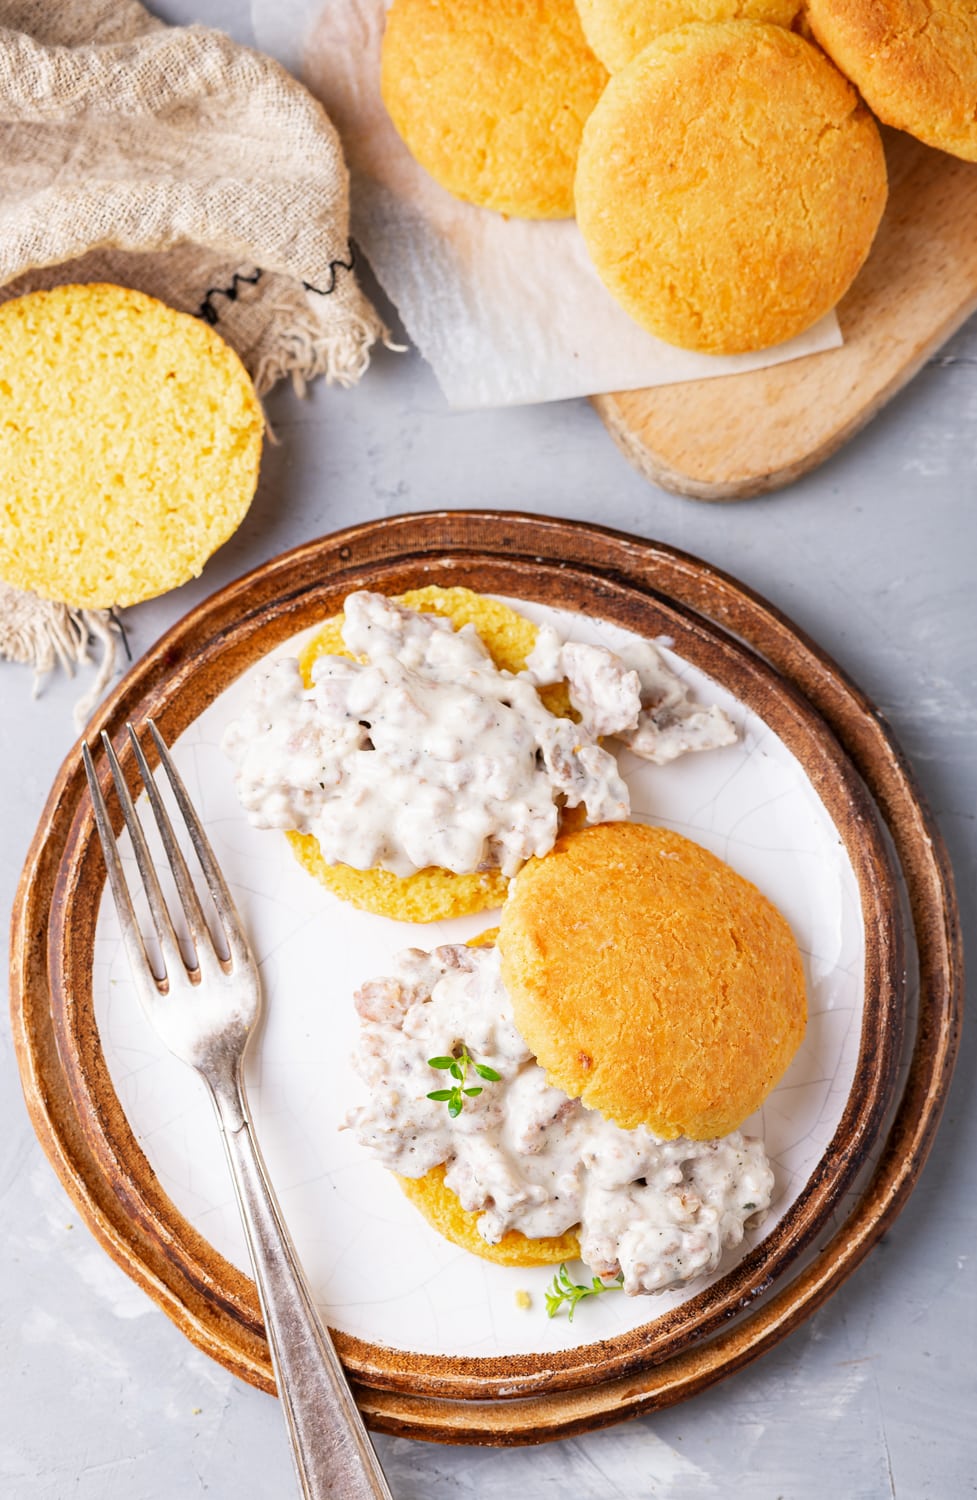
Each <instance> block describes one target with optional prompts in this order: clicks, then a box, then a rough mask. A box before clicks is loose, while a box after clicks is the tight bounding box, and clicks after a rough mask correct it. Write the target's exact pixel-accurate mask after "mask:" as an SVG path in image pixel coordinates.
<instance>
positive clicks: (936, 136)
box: [807, 0, 977, 161]
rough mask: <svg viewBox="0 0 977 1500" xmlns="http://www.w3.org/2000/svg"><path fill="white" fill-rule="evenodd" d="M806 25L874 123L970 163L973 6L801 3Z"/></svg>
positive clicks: (865, 0)
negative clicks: (877, 121) (875, 117)
mask: <svg viewBox="0 0 977 1500" xmlns="http://www.w3.org/2000/svg"><path fill="white" fill-rule="evenodd" d="M807 19H808V22H809V24H810V27H811V30H812V31H813V32H814V35H815V36H816V37H817V39H818V41H819V42H820V43H821V46H822V47H823V48H824V50H825V51H826V52H827V53H828V55H829V57H832V58H833V59H834V61H835V62H836V63H837V64H838V67H839V68H840V69H841V71H842V72H843V73H844V74H845V75H846V77H848V78H850V79H851V81H852V83H854V84H856V85H857V87H858V90H859V92H860V93H861V95H862V98H863V99H864V100H865V102H866V104H868V106H869V108H870V109H872V110H873V111H874V112H875V114H877V115H878V117H879V119H880V120H883V121H884V122H885V123H886V124H887V125H894V126H896V128H897V129H899V130H905V131H908V133H909V134H910V135H914V136H916V137H917V139H918V140H921V141H925V142H926V143H927V145H929V146H936V147H937V148H938V149H939V150H941V151H950V152H952V154H953V155H954V156H962V157H964V158H965V159H966V160H967V161H977V8H975V7H974V5H973V0H944V3H942V4H940V5H931V4H929V3H928V0H808V6H807Z"/></svg>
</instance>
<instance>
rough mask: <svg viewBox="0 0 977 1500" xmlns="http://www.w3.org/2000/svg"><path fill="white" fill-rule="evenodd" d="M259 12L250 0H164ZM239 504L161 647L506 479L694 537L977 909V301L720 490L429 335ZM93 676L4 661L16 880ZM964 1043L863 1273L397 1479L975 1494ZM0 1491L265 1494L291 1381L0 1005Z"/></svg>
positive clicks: (976, 1186)
mask: <svg viewBox="0 0 977 1500" xmlns="http://www.w3.org/2000/svg"><path fill="white" fill-rule="evenodd" d="M158 8H159V10H160V12H161V13H162V14H165V16H166V17H167V18H168V19H171V20H188V19H193V18H199V19H203V20H205V21H208V22H211V23H213V24H219V25H223V26H225V27H227V29H229V30H231V31H232V32H234V34H236V35H237V36H239V37H240V38H241V39H242V40H246V39H248V37H249V35H250V26H249V21H248V14H247V7H246V4H245V3H244V0H237V3H235V0H196V3H194V0H166V3H165V4H161V5H160V6H159V7H158ZM269 414H270V417H271V420H272V422H273V423H274V426H275V429H276V432H277V434H278V436H279V438H280V446H278V447H275V448H270V449H269V450H268V453H267V459H266V462H265V466H264V470H263V475H262V482H261V488H260V492H259V495H258V498H257V501H256V503H255V505H254V507H253V509H252V511H251V513H250V515H249V516H248V518H247V520H246V522H245V524H244V525H243V526H242V528H241V530H240V531H239V532H238V534H237V535H236V536H235V538H234V539H233V540H232V541H231V542H230V543H229V544H228V545H227V546H226V547H225V548H224V549H223V551H222V552H221V553H220V554H219V555H218V556H217V557H216V558H215V559H214V560H213V562H212V563H211V564H210V565H209V566H208V568H207V570H206V573H205V575H204V577H203V578H202V579H201V580H199V581H198V582H197V583H195V584H192V585H189V586H187V587H186V588H184V589H182V590H180V591H178V592H177V593H175V594H172V595H170V596H168V597H167V598H165V599H163V600H160V601H157V602H155V603H152V604H148V605H144V606H142V607H141V608H139V609H134V610H132V611H130V612H129V625H130V630H131V639H132V644H133V649H134V650H135V651H136V652H137V653H139V652H142V651H144V650H145V649H147V648H148V647H149V646H150V645H151V644H152V642H153V641H154V640H155V639H156V637H157V636H158V635H159V634H160V632H161V631H162V630H164V629H165V628H166V627H167V626H168V625H169V624H170V623H171V622H172V621H173V620H175V619H176V618H178V617H179V616H180V615H181V614H182V613H184V611H185V610H186V609H187V608H188V607H189V606H190V605H191V604H193V603H195V602H196V601H197V600H199V599H201V598H203V597H204V596H205V595H206V594H208V593H209V592H210V591H211V590H213V589H215V588H217V587H219V586H220V585H222V584H224V583H225V582H227V581H228V580H230V579H231V578H233V577H234V576H236V575H237V574H238V573H240V572H241V571H243V570H244V569H246V568H249V567H252V566H253V565H255V564H257V563H259V562H261V561H262V560H263V559H265V558H267V557H270V556H271V555H273V554H274V553H276V552H279V551H281V550H282V549H283V548H286V547H289V546H292V545H294V544H295V543H298V542H300V541H303V540H305V539H307V538H309V537H312V536H315V535H317V534H320V533H323V532H326V531H329V530H332V529H334V528H335V527H338V526H342V525H345V524H347V523H349V522H352V521H354V520H361V519H365V518H372V517H378V516H384V515H390V514H393V513H395V512H398V511H404V510H422V509H427V508H430V507H439V506H471V505H481V504H486V505H494V506H501V507H506V508H518V509H526V510H534V511H538V512H542V513H545V514H551V515H560V516H569V517H577V518H580V519H586V520H598V521H603V522H606V523H607V524H610V525H614V526H617V527H622V528H624V529H627V530H630V531H634V532H636V533H639V534H641V535H644V536H649V537H655V538H659V539H661V540H663V541H666V542H669V543H673V544H675V545H677V546H679V547H683V548H686V549H687V550H689V551H691V552H694V553H697V554H698V555H700V556H701V557H704V558H706V559H708V560H710V561H712V562H715V563H717V564H718V565H720V566H721V567H723V568H725V569H727V570H729V571H730V572H732V573H734V574H735V575H737V576H738V577H739V578H741V579H743V580H744V581H745V582H747V583H748V584H750V585H752V586H753V587H754V588H756V589H758V590H760V591H761V592H762V593H764V594H766V595H767V596H768V597H769V598H770V599H772V600H773V601H774V602H775V603H776V604H778V605H779V606H780V607H781V608H783V609H784V610H786V611H787V612H788V613H789V614H790V615H792V616H793V618H794V619H795V620H796V621H797V622H798V623H799V624H800V625H801V626H802V627H803V628H804V629H806V630H807V631H808V632H809V633H810V634H811V635H812V636H814V637H815V638H816V639H817V640H818V641H819V642H820V643H821V644H822V645H823V646H824V647H825V648H826V649H827V650H828V651H829V652H831V653H832V654H833V655H834V656H835V657H836V658H837V659H838V660H839V661H840V662H841V663H842V664H843V665H844V666H845V667H846V668H847V669H848V670H849V672H850V673H851V674H852V675H853V676H854V677H855V679H856V680H857V681H858V682H859V683H860V684H861V686H862V687H863V688H864V689H865V690H866V691H867V692H868V693H869V694H870V695H871V697H873V698H874V699H875V701H876V702H877V703H878V704H879V705H880V706H881V708H882V709H883V711H884V712H885V714H886V715H887V716H888V718H889V719H890V721H891V722H892V724H893V725H894V728H895V730H896V733H897V734H898V736H899V738H900V740H901V742H902V745H903V747H904V748H905V750H906V752H907V753H908V755H909V756H910V757H911V759H912V761H913V763H914V765H915V768H916V771H917V773H918V775H919V778H920V781H921V783H922V786H923V788H924V791H925V793H926V795H927V797H928V798H929V800H930V802H931V804H932V807H933V809H934V811H935V813H936V815H937V817H938V820H939V823H940V826H941V828H942V830H943V833H944V835H945V837H946V839H947V841H948V843H949V846H950V850H951V853H952V857H953V859H954V862H955V868H956V873H957V880H958V883H959V895H960V900H961V906H962V910H963V917H964V924H965V931H966V933H967V935H968V937H969V938H970V940H971V946H972V940H973V937H974V935H975V928H977V913H975V900H974V887H975V874H977V870H975V865H977V859H975V854H977V596H975V583H974V578H975V570H977V324H973V323H972V324H971V325H970V326H969V327H968V328H967V329H965V330H963V331H962V332H961V333H960V334H958V335H957V337H956V338H955V339H954V340H953V341H952V343H951V344H950V345H948V346H947V347H946V349H945V350H944V351H943V353H942V354H941V355H940V356H939V358H937V359H935V360H933V361H931V363H930V364H929V365H928V366H927V367H926V369H924V370H923V371H922V372H921V374H920V375H919V376H918V377H917V378H916V380H915V381H914V382H913V384H912V385H911V386H910V387H909V389H908V390H906V391H905V392H904V393H903V394H902V395H901V396H899V397H898V398H897V399H896V400H895V401H894V402H893V403H892V404H891V405H890V406H889V408H888V409H887V410H886V411H885V412H884V413H883V414H882V415H881V416H880V417H879V418H878V419H877V420H876V421H875V422H874V424H873V425H872V426H871V427H870V428H868V429H867V430H866V431H865V432H864V433H862V434H861V435H860V436H859V437H857V438H856V439H855V440H854V441H853V442H852V443H850V444H849V445H848V447H847V448H845V450H844V451H843V452H842V453H840V454H839V455H838V456H837V457H836V458H834V459H833V460H832V461H831V462H829V463H828V464H826V465H825V466H824V467H823V468H821V469H820V470H819V471H818V472H817V473H815V474H813V475H811V476H809V477H807V478H805V479H803V480H802V481H800V482H799V483H797V484H795V485H794V486H793V487H792V488H790V489H789V490H787V491H785V492H783V493H781V494H779V495H776V496H771V497H768V498H765V499H762V500H756V501H748V502H743V503H740V504H737V505H732V506H726V507H715V506H712V507H710V506H705V505H701V504H697V503H695V502H693V501H688V500H682V499H679V498H677V497H675V496H672V495H668V494H665V493H663V492H660V491H658V490H656V489H654V488H653V487H651V486H649V485H648V484H647V483H646V482H645V481H643V480H642V479H640V478H639V477H638V476H637V475H636V474H635V473H634V472H633V471H632V470H631V469H630V468H629V466H628V465H627V463H626V462H625V461H624V459H623V458H622V457H621V456H620V454H619V453H618V452H617V450H616V449H615V448H614V446H613V445H612V444H611V442H610V440H609V439H608V438H607V436H606V434H605V433H604V431H603V428H602V427H601V425H600V423H599V421H598V420H597V418H596V416H595V415H594V414H593V412H592V411H591V410H590V408H589V407H588V406H587V405H586V404H584V403H576V402H574V403H565V404H560V405H555V406H551V407H544V408H534V409H526V410H516V411H507V412H500V413H482V414H473V415H452V414H450V413H449V412H448V411H447V410H446V409H445V406H444V404H443V402H442V400H441V397H440V395H439V393H438V391H437V388H436V386H435V384H434V382H433V380H432V378H431V376H430V373H429V372H428V370H427V369H426V368H425V366H424V365H423V363H422V362H421V361H420V359H419V358H417V357H416V356H415V355H413V354H408V355H401V356H397V355H393V354H389V353H386V352H381V353H380V354H379V355H378V356H377V358H376V361H375V365H374V368H373V369H372V370H371V371H370V373H369V376H368V378H367V379H366V380H365V381H364V382H363V384H362V386H361V387H360V388H359V389H357V390H354V391H350V392H343V391H335V390H326V389H324V388H322V389H317V390H315V391H314V392H313V394H312V396H311V399H310V400H308V401H307V402H299V401H298V400H297V399H296V398H295V397H294V396H293V395H292V394H291V392H289V391H285V390H280V391H278V392H276V393H275V394H274V395H273V396H272V398H271V400H270V401H269ZM75 693H76V688H75V686H73V685H72V684H70V683H68V682H66V681H64V680H52V681H51V682H50V683H49V685H48V687H47V688H46V690H45V693H44V696H43V697H42V698H41V699H40V701H39V702H37V703H36V704H33V705H32V704H31V703H30V702H29V697H30V678H29V674H28V673H27V672H26V671H24V670H23V669H18V668H13V667H9V666H8V667H4V668H2V669H0V768H2V773H0V827H2V834H3V836H2V840H0V908H2V910H3V911H4V912H6V911H9V909H10V907H11V904H12V901H13V896H14V889H15V884H16V880H17V876H18V872H19V869H20V866H21V863H22V860H23V857H24V854H25V852H26V849H27V845H28V842H29V840H30V837H31V834H32V832H33V829H34V826H35V823H36V820H37V817H38V815H39V813H40V810H41V806H42V803H43V800H44V798H45V795H46V793H47V789H48V786H49V784H50V782H51V780H52V778H53V776H54V774H55V772H56V770H57V768H58V766H59V764H60V762H61V760H62V759H63V757H64V755H65V753H66V752H67V750H68V749H69V746H70V745H71V743H72V739H73V735H72V730H71V721H70V708H71V704H72V702H73V700H74V696H75ZM975 1047H977V1044H975V1039H974V1035H973V1032H972V1030H969V1029H968V1030H965V1034H964V1044H963V1050H962V1053H961V1057H960V1062H959V1065H958V1069H957V1073H956V1077H955V1080H954V1084H953V1088H952V1090H951V1092H950V1097H949V1099H948V1102H947V1108H946V1114H945V1119H944V1123H943V1126H942V1129H941V1132H940V1135H939V1138H938V1141H937V1144H936V1148H935V1151H934V1153H933V1156H932V1157H931V1159H930V1162H929V1164H928V1165H927V1167H926V1169H925V1171H924V1172H923V1175H922V1178H921V1180H920V1183H919V1186H918V1188H917V1190H916V1192H915V1194H914V1196H913V1198H912V1200H911V1201H910V1203H909V1206H908V1207H907V1209H906V1210H905V1212H904V1213H903V1214H902V1216H901V1217H900V1219H899V1220H898V1222H897V1224H896V1225H895V1227H894V1228H893V1229H892V1231H891V1232H890V1233H889V1234H888V1235H887V1236H886V1238H885V1240H884V1241H883V1243H882V1244H881V1245H880V1246H879V1247H878V1248H877V1249H876V1250H875V1251H874V1252H873V1254H872V1255H871V1256H870V1257H869V1259H868V1261H867V1262H866V1264H865V1265H864V1266H863V1267H862V1268H861V1270H860V1271H859V1272H858V1273H857V1274H856V1275H855V1276H854V1277H853V1278H852V1279H851V1280H850V1281H849V1282H848V1283H847V1284H846V1285H845V1286H844V1287H843V1288H842V1289H841V1290H840V1291H839V1292H838V1293H837V1294H836V1295H835V1296H834V1297H833V1298H832V1299H831V1300H830V1301H829V1302H828V1303H827V1305H826V1306H825V1307H824V1308H823V1309H822V1311H821V1312H819V1313H818V1314H817V1315H816V1316H815V1317H814V1318H812V1319H811V1320H810V1321H809V1322H808V1323H806V1324H805V1325H804V1326H803V1327H802V1328H800V1329H799V1330H798V1331H797V1332H795V1333H794V1334H793V1336H792V1337H790V1338H789V1339H787V1340H786V1341H785V1342H784V1343H783V1344H781V1345H780V1346H779V1347H778V1348H777V1349H776V1350H775V1351H773V1352H772V1353H771V1354H769V1355H768V1356H766V1357H765V1358H764V1359H762V1360H761V1361H759V1362H758V1363H756V1364H755V1365H753V1366H752V1367H751V1368H749V1369H747V1370H745V1371H743V1372H741V1373H740V1374H738V1375H737V1376H736V1377H734V1378H733V1379H731V1380H729V1381H727V1382H725V1383H724V1384H722V1385H720V1386H718V1387H716V1388H714V1389H713V1390H711V1391H709V1392H707V1393H706V1394H704V1395H703V1396H700V1397H698V1398H697V1399H695V1400H693V1401H689V1402H687V1403H685V1404H683V1405H680V1406H678V1407H675V1408H672V1409H671V1410H669V1411H667V1412H664V1413H661V1414H659V1415H657V1416H655V1417H651V1418H647V1419H643V1420H641V1421H638V1422H634V1423H631V1424H629V1425H626V1426H622V1427H618V1428H615V1429H612V1430H609V1431H606V1432H603V1433H600V1434H594V1435H592V1436H589V1437H584V1438H581V1439H577V1440H573V1441H566V1442H562V1443H557V1444H553V1445H550V1446H547V1447H544V1448H539V1449H511V1450H506V1451H496V1450H476V1449H451V1448H441V1447H436V1446H433V1445H428V1444H421V1443H411V1442H408V1441H403V1440H396V1441H392V1440H386V1439H380V1440H379V1447H380V1450H381V1453H382V1456H383V1459H384V1462H385V1464H386V1465H387V1467H388V1471H389V1474H390V1478H391V1482H392V1485H393V1489H394V1493H395V1495H396V1497H397V1500H449V1497H455V1496H458V1495H464V1496H473V1497H478V1500H502V1497H508V1496H509V1495H512V1494H515V1493H518V1494H519V1495H520V1496H521V1497H523V1500H550V1497H553V1500H556V1497H557V1496H560V1497H567V1500H652V1497H655V1500H707V1497H708V1500H712V1497H722V1500H884V1497H891V1496H898V1497H899V1500H964V1497H966V1496H969V1495H971V1494H973V1493H974V1492H975V1491H977V1435H975V1430H977V1424H975V1397H977V1361H975V1348H977V1318H975V1312H977V1283H975V1270H977V1206H975V1205H977V1149H975V1148H977V1129H975V1125H977V1109H975V1102H974V1064H975ZM0 1069H2V1091H0V1216H2V1234H0V1256H2V1267H3V1269H2V1274H0V1380H2V1396H0V1493H2V1494H3V1495H4V1496H9V1497H11V1500H183V1497H190V1496H195V1495H198V1494H207V1495H211V1496H213V1497H215V1500H278V1497H285V1496H288V1495H290V1494H291V1493H293V1491H292V1481H291V1475H290V1470H289V1460H288V1455H287V1452H286V1446H285V1439H284V1434H283V1431H282V1426H281V1420H280V1416H279V1412H278V1407H277V1403H276V1402H274V1401H273V1400H272V1399H270V1398H268V1397H266V1396H263V1395H261V1394H259V1393H258V1392H256V1391H254V1390H251V1389H250V1388H249V1387H247V1386H245V1385H242V1384H240V1383H239V1382H238V1381H236V1380H234V1379H233V1378H232V1377H231V1376H229V1375H227V1374H226V1373H225V1372H224V1371H223V1370H222V1369H221V1368H220V1367H219V1366H217V1365H215V1364H213V1363H212V1362H211V1361H210V1360H209V1359H207V1358H206V1357H205V1356H203V1355H202V1354H199V1353H197V1352H196V1350H194V1349H193V1348H192V1347H191V1346H190V1345H189V1344H188V1343H187V1342H186V1341H185V1340H184V1339H183V1338H182V1337H181V1335H180V1334H179V1333H177V1331H176V1330H175V1328H174V1327H173V1326H172V1325H171V1324H170V1323H169V1322H168V1321H167V1319H166V1318H165V1317H164V1315H163V1314H162V1313H161V1312H159V1311H157V1309H156V1308H155V1307H154V1306H153V1305H152V1304H151V1303H150V1302H149V1301H148V1300H147V1299H146V1298H145V1297H144V1296H143V1295H142V1293H141V1292H139V1291H138V1290H137V1289H136V1288H135V1287H134V1286H133V1285H132V1284H131V1283H130V1282H128V1281H127V1279H126V1278H125V1277H124V1276H123V1274H122V1273H121V1272H120V1271H118V1270H117V1269H116V1268H115V1266H114V1265H113V1264H112V1263H111V1262H110V1261H109V1260H108V1258H107V1257H106V1256H105V1255H104V1254H103V1253H102V1252H101V1250H100V1249H99V1248H98V1247H97V1246H96V1244H95V1242H94V1241H93V1240H92V1238H91V1236H90V1235H89V1234H88V1232H87V1230H86V1229H85V1228H84V1227H83V1226H82V1224H81V1223H80V1222H79V1218H78V1215H77V1213H76V1211H75V1210H74V1208H73V1206H72V1204H71V1203H70V1201H69V1200H68V1198H67V1197H66V1195H65V1194H64V1192H63V1191H62V1189H61V1188H60V1186H59V1185H58V1183H57V1181H56V1179H55V1177H54V1175H53V1173H52V1171H51V1169H50V1168H49V1167H48V1165H47V1163H46V1161H45V1160H44V1158H43V1156H42V1153H41V1151H40V1148H39V1147H38V1145H37V1143H36V1141H35V1139H34V1136H33V1134H32V1132H31V1128H30V1125H29V1122H28V1119H27V1116H26V1113H25V1110H24V1107H23V1102H22V1099H21V1094H20V1088H19V1084H18V1080H17V1074H16V1067H15V1063H14V1058H13V1053H12V1047H11V1043H10V1039H9V1031H8V1029H7V1028H6V1026H4V1027H3V1028H2V1030H0Z"/></svg>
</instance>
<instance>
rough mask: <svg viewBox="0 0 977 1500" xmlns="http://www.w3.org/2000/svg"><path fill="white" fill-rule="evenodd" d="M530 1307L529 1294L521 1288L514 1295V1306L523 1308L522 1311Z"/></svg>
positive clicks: (531, 1300)
mask: <svg viewBox="0 0 977 1500" xmlns="http://www.w3.org/2000/svg"><path fill="white" fill-rule="evenodd" d="M532 1305H533V1299H532V1297H531V1296H530V1294H529V1292H527V1291H525V1290H524V1289H523V1288H522V1287H520V1288H519V1290H518V1292H517V1293H516V1306H517V1307H521V1308H524V1309H528V1308H530V1307H532Z"/></svg>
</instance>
